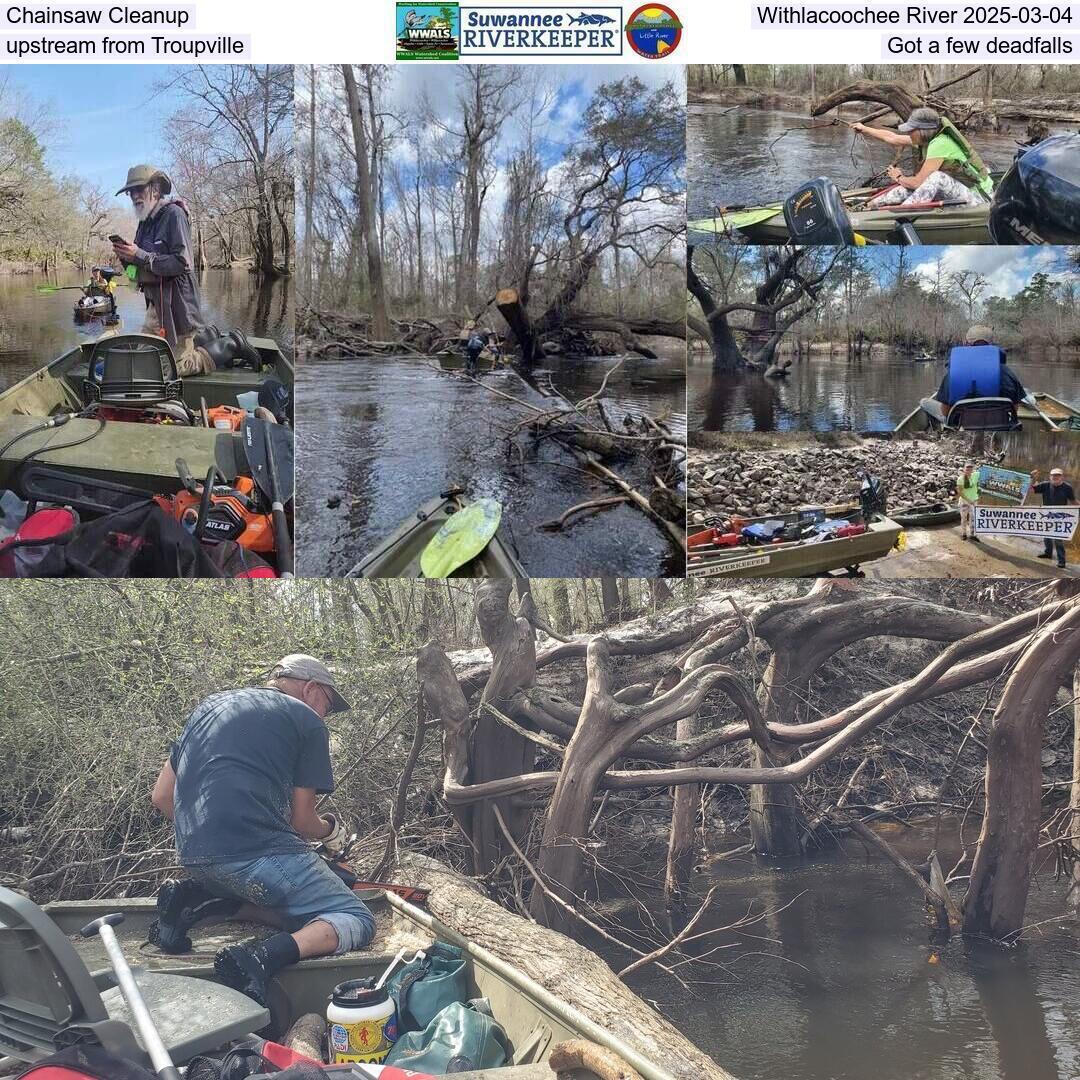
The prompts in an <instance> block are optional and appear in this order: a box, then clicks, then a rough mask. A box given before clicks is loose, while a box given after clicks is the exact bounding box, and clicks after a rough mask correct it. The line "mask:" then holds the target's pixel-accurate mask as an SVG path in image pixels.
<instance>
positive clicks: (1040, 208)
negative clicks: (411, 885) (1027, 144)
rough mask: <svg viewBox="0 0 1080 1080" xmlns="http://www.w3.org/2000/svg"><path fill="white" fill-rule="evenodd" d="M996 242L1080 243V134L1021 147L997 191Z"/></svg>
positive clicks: (993, 211)
mask: <svg viewBox="0 0 1080 1080" xmlns="http://www.w3.org/2000/svg"><path fill="white" fill-rule="evenodd" d="M989 226H990V236H991V237H992V238H993V241H994V243H995V244H1077V243H1080V135H1053V136H1051V137H1050V138H1049V139H1043V141H1042V142H1041V143H1038V144H1037V145H1035V146H1033V147H1031V149H1029V150H1023V151H1021V152H1020V153H1019V154H1018V155H1017V157H1016V159H1015V160H1014V161H1013V163H1012V166H1011V167H1010V168H1009V171H1008V172H1007V173H1006V174H1005V175H1004V176H1003V177H1002V179H1001V182H1000V183H999V184H998V185H997V188H996V189H995V191H994V201H993V202H992V203H991V205H990V222H989Z"/></svg>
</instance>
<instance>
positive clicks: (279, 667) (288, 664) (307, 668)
mask: <svg viewBox="0 0 1080 1080" xmlns="http://www.w3.org/2000/svg"><path fill="white" fill-rule="evenodd" d="M271 677H272V678H275V679H277V678H282V679H302V680H303V681H304V682H317V683H318V684H319V685H320V686H325V687H326V690H327V692H328V693H329V694H330V712H332V713H336V712H347V711H348V710H349V709H351V708H352V706H351V705H350V704H349V703H348V702H347V701H346V700H345V699H344V698H343V697H342V696H341V694H339V693H338V688H337V683H336V682H335V680H334V676H333V673H332V672H331V671H330V669H329V668H328V667H327V666H326V665H325V664H324V663H323V662H322V661H321V660H316V659H315V657H314V656H309V655H308V654H307V653H289V655H288V656H283V657H282V658H281V659H280V660H279V661H278V662H277V663H276V664H275V665H274V670H273V672H272V673H271Z"/></svg>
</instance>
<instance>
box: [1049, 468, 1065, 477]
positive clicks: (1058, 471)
mask: <svg viewBox="0 0 1080 1080" xmlns="http://www.w3.org/2000/svg"><path fill="white" fill-rule="evenodd" d="M1050 475H1051V476H1064V475H1065V474H1064V473H1063V472H1062V471H1061V469H1051V470H1050Z"/></svg>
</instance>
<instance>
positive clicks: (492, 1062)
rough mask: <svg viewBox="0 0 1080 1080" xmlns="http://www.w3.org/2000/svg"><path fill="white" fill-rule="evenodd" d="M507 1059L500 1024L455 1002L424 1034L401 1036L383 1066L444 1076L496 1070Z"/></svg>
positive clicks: (507, 1047) (504, 1038)
mask: <svg viewBox="0 0 1080 1080" xmlns="http://www.w3.org/2000/svg"><path fill="white" fill-rule="evenodd" d="M509 1060H510V1047H509V1044H508V1043H507V1039H506V1032H505V1031H503V1029H502V1027H501V1026H500V1025H499V1023H498V1022H497V1021H496V1020H495V1019H494V1018H493V1017H491V1016H489V1015H488V1014H487V1013H485V1012H479V1011H477V1010H476V1009H473V1008H472V1007H471V1006H470V1005H463V1004H462V1003H461V1002H459V1001H456V1002H454V1004H453V1005H447V1006H446V1008H445V1009H443V1010H442V1012H440V1013H439V1015H438V1016H436V1017H435V1018H434V1019H433V1020H432V1021H431V1023H430V1024H428V1026H427V1027H426V1028H424V1030H423V1031H410V1032H409V1033H408V1034H406V1035H402V1036H400V1037H399V1038H398V1041H397V1042H396V1043H394V1045H393V1048H392V1049H391V1051H390V1053H389V1054H388V1055H387V1057H386V1060H385V1062H384V1063H383V1064H385V1065H396V1066H397V1067H398V1068H400V1069H412V1070H413V1071H414V1072H421V1073H430V1074H431V1075H432V1076H445V1075H447V1074H448V1073H460V1072H472V1071H474V1070H480V1069H499V1068H502V1066H503V1065H505V1064H506V1063H507V1062H508V1061H509Z"/></svg>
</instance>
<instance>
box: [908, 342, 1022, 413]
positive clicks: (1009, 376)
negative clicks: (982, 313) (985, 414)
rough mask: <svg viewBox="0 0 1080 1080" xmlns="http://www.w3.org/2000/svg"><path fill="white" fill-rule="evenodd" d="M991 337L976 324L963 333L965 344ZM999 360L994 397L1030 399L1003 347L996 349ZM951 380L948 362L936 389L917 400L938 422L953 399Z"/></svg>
mask: <svg viewBox="0 0 1080 1080" xmlns="http://www.w3.org/2000/svg"><path fill="white" fill-rule="evenodd" d="M992 337H993V331H992V330H991V329H990V327H988V326H981V325H978V324H976V325H975V326H971V327H969V328H968V330H967V333H966V334H965V335H964V344H965V345H992V344H993V342H992V341H991V340H990V339H991V338H992ZM998 352H999V355H1000V360H1001V368H1000V374H999V384H998V392H997V394H995V395H994V396H995V397H1003V398H1008V399H1009V400H1010V401H1011V402H1013V403H1014V404H1017V405H1018V404H1019V403H1020V402H1021V401H1030V400H1031V398H1030V395H1029V394H1028V392H1027V391H1026V390H1025V389H1024V386H1023V383H1021V382H1020V379H1019V378H1018V377H1017V375H1016V373H1015V372H1014V371H1013V370H1012V369H1011V368H1010V367H1009V365H1008V363H1007V357H1006V355H1005V350H1004V349H999V350H998ZM950 380H951V375H950V370H949V364H948V363H946V364H945V374H944V375H943V376H942V377H941V384H940V385H939V386H938V388H937V391H936V392H935V394H934V396H933V397H929V398H923V399H922V401H920V402H919V405H920V407H921V408H922V409H923V411H924V412H928V413H929V414H930V415H931V416H932V417H933V418H934V419H935V420H937V421H939V422H940V423H944V422H945V420H946V419H947V418H948V415H949V410H950V409H951V408H952V406H953V405H955V404H956V402H955V401H953V400H951V398H952V395H951V393H950V390H949V384H950Z"/></svg>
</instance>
